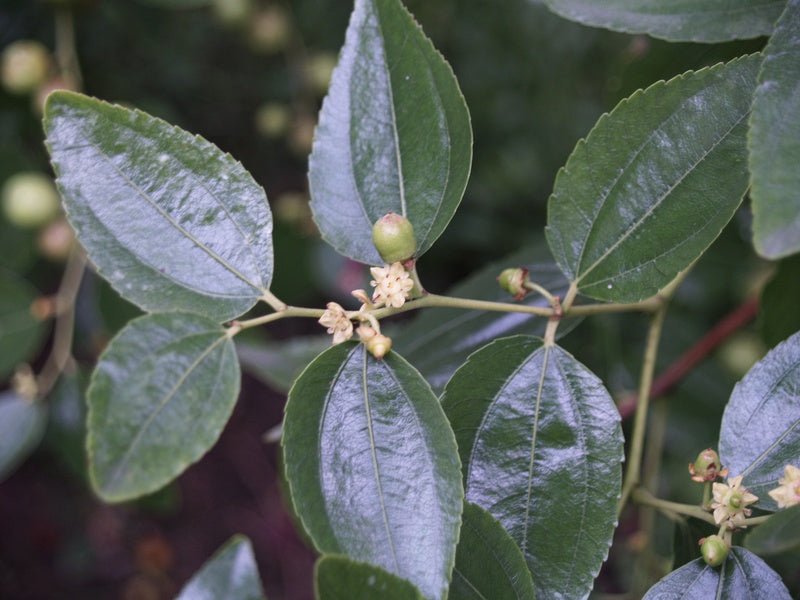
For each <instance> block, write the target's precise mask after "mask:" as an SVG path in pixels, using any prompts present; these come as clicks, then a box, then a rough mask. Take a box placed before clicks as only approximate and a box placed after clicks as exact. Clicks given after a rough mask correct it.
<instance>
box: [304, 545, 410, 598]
mask: <svg viewBox="0 0 800 600" xmlns="http://www.w3.org/2000/svg"><path fill="white" fill-rule="evenodd" d="M314 572H315V573H316V579H315V582H316V583H315V587H316V597H317V599H318V600H373V599H374V598H380V599H381V600H422V594H420V593H419V590H418V589H417V588H415V587H414V586H413V585H411V583H409V582H408V581H406V580H405V579H401V578H400V577H398V576H397V575H392V574H391V573H388V572H386V571H384V570H383V569H381V568H380V567H376V566H374V565H370V564H367V563H362V562H355V561H353V560H350V559H349V558H347V557H346V556H336V555H328V556H323V557H322V558H320V559H319V560H318V561H317V564H316V565H315V567H314Z"/></svg>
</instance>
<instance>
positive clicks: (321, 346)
mask: <svg viewBox="0 0 800 600" xmlns="http://www.w3.org/2000/svg"><path fill="white" fill-rule="evenodd" d="M330 345H331V337H330V336H329V335H324V336H316V335H315V336H306V337H297V338H291V339H287V340H254V339H252V338H250V339H245V338H243V339H241V340H238V339H237V340H236V353H237V354H238V355H239V362H240V363H241V365H242V369H244V370H245V371H247V372H248V373H250V374H251V375H253V376H255V377H257V378H258V379H260V380H261V381H262V382H264V383H265V384H267V385H268V386H270V387H272V388H274V389H276V390H277V391H279V392H284V393H286V392H288V391H289V389H290V388H291V387H292V383H294V380H295V379H297V376H298V375H299V374H300V373H301V372H302V370H303V369H305V368H306V366H307V365H308V363H310V362H311V361H312V360H314V358H315V357H316V356H317V355H318V354H319V353H320V352H322V351H323V350H326V349H327V348H329V347H330Z"/></svg>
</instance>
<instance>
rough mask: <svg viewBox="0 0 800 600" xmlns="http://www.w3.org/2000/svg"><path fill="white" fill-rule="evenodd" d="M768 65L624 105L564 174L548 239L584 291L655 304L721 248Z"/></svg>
mask: <svg viewBox="0 0 800 600" xmlns="http://www.w3.org/2000/svg"><path fill="white" fill-rule="evenodd" d="M760 62H761V59H760V56H757V55H753V56H747V57H743V58H739V59H736V60H734V61H731V62H730V63H727V64H720V65H716V66H714V67H710V68H707V69H702V70H700V71H697V72H689V73H685V74H683V75H680V76H679V77H676V78H674V79H672V80H670V81H668V82H666V83H665V82H659V83H656V84H654V85H653V86H651V87H649V88H648V89H647V90H645V91H638V92H636V93H635V94H633V95H632V96H630V97H629V98H627V99H625V100H623V101H622V102H621V103H620V104H619V105H617V107H616V108H615V109H614V110H613V111H612V112H611V113H609V114H607V115H605V116H603V117H601V118H600V120H599V121H598V122H597V125H595V127H594V129H592V131H591V132H590V133H589V135H588V137H587V138H586V139H585V140H582V141H580V142H578V145H577V146H576V147H575V150H574V151H573V153H572V155H571V156H570V158H569V160H568V161H567V164H566V166H565V167H564V168H563V169H561V171H559V174H558V176H557V177H556V182H555V187H554V190H553V195H552V196H551V197H550V200H549V203H548V225H547V241H548V243H549V244H550V249H551V250H552V251H553V256H554V257H555V259H556V262H558V264H559V265H560V266H561V268H562V269H563V271H564V273H565V274H566V275H567V277H568V278H569V279H570V280H571V281H573V282H575V283H576V284H577V286H578V289H579V290H580V291H581V292H583V293H584V294H586V295H588V296H591V297H592V298H597V299H599V300H610V301H616V302H633V301H638V300H642V299H644V298H647V297H649V296H652V295H654V294H655V293H656V292H658V291H659V290H660V289H661V288H663V287H664V286H665V285H667V284H668V283H669V282H670V281H672V280H673V279H674V277H675V276H676V275H677V274H678V273H679V272H680V271H682V270H683V269H685V268H686V267H688V266H689V265H690V264H691V263H692V261H694V260H695V259H696V258H697V257H699V256H700V255H701V254H702V253H703V252H704V251H705V250H706V249H707V248H708V246H709V245H710V244H711V242H713V241H714V240H715V239H716V238H717V236H718V235H719V233H720V232H721V231H722V228H723V227H724V226H725V225H726V224H727V223H728V221H729V220H730V219H731V217H732V216H733V213H734V211H735V210H736V208H737V207H738V206H739V204H740V203H741V201H742V197H743V195H744V193H745V191H746V189H747V185H748V176H747V169H746V166H745V165H746V161H747V143H746V142H747V140H746V134H747V116H748V115H749V113H750V104H751V101H752V94H753V90H754V89H755V79H756V73H757V71H758V66H759V64H760Z"/></svg>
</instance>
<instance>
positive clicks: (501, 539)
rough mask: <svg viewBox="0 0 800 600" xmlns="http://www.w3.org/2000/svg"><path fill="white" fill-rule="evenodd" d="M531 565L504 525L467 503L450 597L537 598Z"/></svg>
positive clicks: (464, 599)
mask: <svg viewBox="0 0 800 600" xmlns="http://www.w3.org/2000/svg"><path fill="white" fill-rule="evenodd" d="M535 597H536V592H535V591H534V589H533V580H532V579H531V574H530V571H528V565H527V564H526V563H525V557H524V556H522V552H520V550H519V548H518V547H517V545H516V544H515V543H514V540H512V539H511V536H509V535H508V533H506V530H505V529H503V526H502V525H500V523H498V522H497V521H496V520H495V519H494V517H492V515H490V514H489V513H488V512H486V511H485V510H483V509H482V508H481V507H479V506H477V505H475V504H470V503H466V504H465V505H464V514H463V517H462V523H461V537H460V538H459V540H458V548H457V549H456V566H455V569H453V581H452V582H451V583H450V595H449V596H448V599H449V600H488V599H490V598H491V600H523V599H524V600H533V599H534V598H535Z"/></svg>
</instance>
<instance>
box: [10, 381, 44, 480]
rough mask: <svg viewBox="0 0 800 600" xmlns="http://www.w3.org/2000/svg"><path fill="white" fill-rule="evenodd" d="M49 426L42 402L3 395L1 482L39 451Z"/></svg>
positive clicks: (12, 394)
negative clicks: (30, 455)
mask: <svg viewBox="0 0 800 600" xmlns="http://www.w3.org/2000/svg"><path fill="white" fill-rule="evenodd" d="M46 423H47V412H46V411H45V408H44V406H42V404H41V402H27V401H25V400H23V399H22V398H20V397H19V396H18V395H17V394H15V393H14V392H3V393H2V394H0V481H2V480H3V479H5V478H6V477H8V476H9V475H10V474H11V472H12V471H13V470H14V469H16V468H17V466H19V464H20V463H21V462H22V461H23V460H25V459H26V458H27V457H28V455H29V454H30V453H31V452H33V451H34V450H35V449H36V446H38V445H39V441H40V440H41V439H42V434H43V433H44V429H45V425H46Z"/></svg>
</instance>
